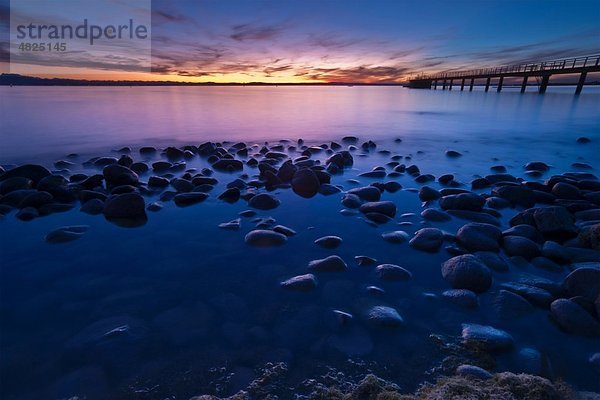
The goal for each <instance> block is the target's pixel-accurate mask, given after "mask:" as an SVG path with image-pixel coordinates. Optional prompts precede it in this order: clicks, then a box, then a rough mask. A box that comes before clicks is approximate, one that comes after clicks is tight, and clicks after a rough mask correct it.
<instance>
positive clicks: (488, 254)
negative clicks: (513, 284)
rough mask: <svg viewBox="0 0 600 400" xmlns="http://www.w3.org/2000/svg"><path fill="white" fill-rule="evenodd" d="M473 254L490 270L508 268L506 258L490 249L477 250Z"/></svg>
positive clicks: (506, 269)
mask: <svg viewBox="0 0 600 400" xmlns="http://www.w3.org/2000/svg"><path fill="white" fill-rule="evenodd" d="M474 254H475V256H476V257H477V258H479V259H480V260H481V261H483V263H484V264H485V265H486V267H488V268H489V269H491V270H494V271H498V272H506V271H508V269H509V267H508V263H507V262H506V260H505V259H504V258H503V257H502V256H500V255H499V254H498V253H494V252H492V251H478V252H476V253H474Z"/></svg>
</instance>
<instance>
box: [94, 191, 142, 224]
mask: <svg viewBox="0 0 600 400" xmlns="http://www.w3.org/2000/svg"><path fill="white" fill-rule="evenodd" d="M103 213H104V217H105V218H106V219H107V220H109V221H111V222H114V223H116V224H117V225H119V226H125V227H135V226H140V225H143V224H145V223H146V221H147V220H148V217H147V216H146V203H145V201H144V198H143V197H142V196H140V195H139V194H137V193H125V194H119V195H116V196H110V197H109V198H107V199H106V202H105V203H104V210H103Z"/></svg>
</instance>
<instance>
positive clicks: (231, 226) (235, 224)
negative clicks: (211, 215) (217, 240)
mask: <svg viewBox="0 0 600 400" xmlns="http://www.w3.org/2000/svg"><path fill="white" fill-rule="evenodd" d="M241 226H242V219H241V218H236V219H234V220H232V221H229V222H223V223H220V224H219V225H218V227H219V228H221V229H226V230H230V231H237V230H239V229H240V227H241Z"/></svg>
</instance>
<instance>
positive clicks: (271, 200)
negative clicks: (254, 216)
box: [248, 193, 281, 210]
mask: <svg viewBox="0 0 600 400" xmlns="http://www.w3.org/2000/svg"><path fill="white" fill-rule="evenodd" d="M280 204H281V202H280V201H279V200H278V199H276V198H275V197H274V196H272V195H270V194H268V193H260V194H257V195H256V196H253V197H252V198H251V199H250V201H248V205H249V206H250V207H254V208H257V209H259V210H271V209H273V208H277V207H279V205H280Z"/></svg>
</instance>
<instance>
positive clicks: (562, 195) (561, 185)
mask: <svg viewBox="0 0 600 400" xmlns="http://www.w3.org/2000/svg"><path fill="white" fill-rule="evenodd" d="M552 194H553V195H555V196H556V197H558V198H559V199H567V200H578V199H580V198H581V194H580V193H579V189H578V188H577V186H574V185H571V184H569V183H566V182H558V183H557V184H555V185H554V186H553V187H552Z"/></svg>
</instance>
